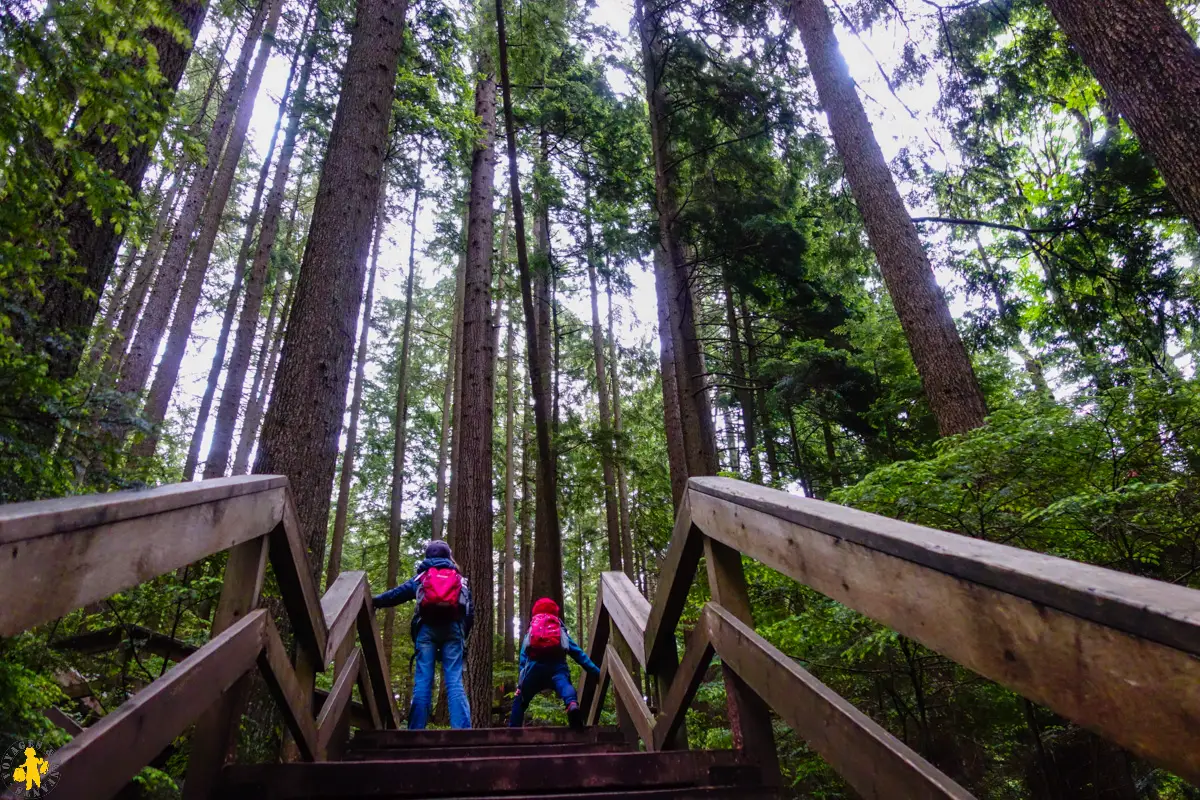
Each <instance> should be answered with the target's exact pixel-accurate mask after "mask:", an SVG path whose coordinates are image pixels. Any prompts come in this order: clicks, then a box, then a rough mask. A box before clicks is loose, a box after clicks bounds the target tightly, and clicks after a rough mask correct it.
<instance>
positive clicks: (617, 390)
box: [585, 277, 636, 616]
mask: <svg viewBox="0 0 1200 800" xmlns="http://www.w3.org/2000/svg"><path fill="white" fill-rule="evenodd" d="M605 292H606V293H607V295H608V344H609V346H610V347H611V348H612V358H611V359H610V360H609V364H610V366H611V368H612V410H613V443H614V451H613V452H614V458H613V460H614V461H615V462H616V467H617V504H618V507H619V508H620V511H621V563H622V564H623V565H624V566H625V574H626V575H627V576H629V579H630V580H633V577H634V574H635V573H636V570H635V569H634V563H633V530H632V529H631V528H630V526H629V487H628V485H627V484H626V481H625V459H624V458H623V457H622V454H621V451H620V449H619V448H621V447H623V445H624V440H623V439H622V438H621V371H620V368H619V358H618V353H619V352H620V351H619V350H618V347H617V337H616V336H615V335H614V333H613V292H612V278H611V277H610V278H608V279H607V280H606V281H605ZM585 616H586V615H585Z"/></svg>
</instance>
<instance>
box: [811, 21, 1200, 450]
mask: <svg viewBox="0 0 1200 800" xmlns="http://www.w3.org/2000/svg"><path fill="white" fill-rule="evenodd" d="M792 19H793V20H794V21H795V23H796V27H798V28H799V29H800V38H801V40H802V41H803V42H804V50H805V52H806V53H807V54H808V63H809V67H810V69H811V70H812V75H813V80H814V82H815V83H816V84H817V95H818V96H819V97H820V100H821V106H822V107H823V108H824V109H825V113H826V114H827V115H828V117H829V127H830V130H832V131H833V140H834V143H835V144H836V145H837V149H838V153H839V154H840V155H841V158H842V163H843V164H844V165H845V168H846V178H847V180H848V181H849V183H850V191H851V193H852V194H853V195H854V199H855V202H856V203H857V204H858V209H859V211H860V212H861V213H862V216H863V222H864V224H865V226H866V229H867V236H868V238H869V239H870V240H871V247H872V248H873V249H874V250H875V256H876V258H877V259H878V260H879V268H880V271H881V272H882V273H883V280H884V283H886V284H887V288H888V293H889V294H890V295H891V297H892V303H893V304H894V305H895V307H896V315H897V316H898V317H899V318H900V326H901V327H902V328H903V329H904V335H905V338H907V339H908V347H909V350H910V351H911V352H912V357H913V362H914V363H915V364H916V367H917V372H918V374H919V375H920V376H921V384H922V386H923V387H924V389H925V397H926V399H927V400H928V401H929V407H930V409H931V410H932V411H933V415H934V417H936V418H937V422H938V430H939V431H940V432H941V433H942V435H943V436H948V435H950V434H955V433H964V432H966V431H969V430H972V429H973V428H978V427H979V426H980V425H982V424H983V420H984V417H985V416H986V414H987V406H986V405H985V403H984V399H983V392H982V391H981V390H980V388H979V383H978V382H977V381H976V380H975V371H974V370H973V369H972V367H971V360H970V358H968V356H967V350H966V347H964V346H963V342H962V339H961V338H960V337H959V335H958V329H957V328H955V327H954V318H953V317H952V316H951V315H950V306H949V305H948V304H947V303H946V297H945V295H943V294H942V290H941V288H940V287H939V286H938V285H937V280H936V279H935V278H934V275H933V268H932V267H931V266H930V264H929V258H928V256H926V254H925V250H924V248H922V246H921V239H920V237H919V236H918V235H917V228H916V226H915V225H914V224H913V222H912V220H911V219H910V218H909V215H908V209H906V208H905V207H904V200H903V199H901V197H900V192H899V191H897V189H896V182H895V180H893V178H892V173H891V172H890V171H889V170H888V165H887V162H886V161H885V160H884V158H883V151H882V150H880V149H879V143H878V142H877V141H876V139H875V133H874V131H872V130H871V123H870V120H868V119H867V114H866V112H865V111H864V110H863V106H862V101H861V100H859V98H858V92H857V91H856V90H855V87H854V81H853V79H851V77H850V71H849V70H848V69H847V68H846V62H845V60H844V59H843V58H842V55H841V53H840V52H839V51H838V44H837V37H836V35H835V34H834V31H833V24H832V23H831V22H830V20H829V12H828V11H827V10H826V9H825V2H824V0H793V2H792ZM1191 46H1192V47H1193V48H1194V47H1195V46H1194V45H1191Z"/></svg>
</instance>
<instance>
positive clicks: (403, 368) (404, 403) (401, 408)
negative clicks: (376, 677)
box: [383, 139, 425, 675]
mask: <svg viewBox="0 0 1200 800" xmlns="http://www.w3.org/2000/svg"><path fill="white" fill-rule="evenodd" d="M424 154H425V141H424V140H423V139H418V140H417V173H416V174H417V183H416V186H414V187H413V207H412V219H411V220H410V222H409V228H408V277H407V279H406V280H405V282H404V323H403V329H402V331H401V334H400V374H399V376H398V377H397V379H396V380H397V386H396V439H395V447H394V450H393V453H392V497H391V513H390V514H389V520H388V561H387V585H388V586H396V585H397V583H398V582H399V578H400V539H401V537H402V536H403V534H404V470H405V464H406V461H405V458H406V454H407V450H408V371H409V358H410V356H409V353H410V351H411V347H412V317H413V286H414V283H415V282H416V276H417V217H418V215H420V213H421V161H422V156H424ZM395 630H396V609H395V608H394V607H393V608H389V609H388V610H387V613H386V614H385V615H384V619H383V649H384V652H386V653H387V657H388V665H389V666H390V668H391V672H390V674H392V675H395V674H396V651H395V648H394V646H393V642H394V637H395Z"/></svg>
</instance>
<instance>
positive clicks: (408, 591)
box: [372, 539, 475, 730]
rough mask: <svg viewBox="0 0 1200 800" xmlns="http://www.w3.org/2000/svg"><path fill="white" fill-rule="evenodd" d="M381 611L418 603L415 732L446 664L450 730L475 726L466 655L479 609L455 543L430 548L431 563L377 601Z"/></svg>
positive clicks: (410, 718) (423, 720)
mask: <svg viewBox="0 0 1200 800" xmlns="http://www.w3.org/2000/svg"><path fill="white" fill-rule="evenodd" d="M372 600H373V601H374V604H375V607H376V608H388V607H390V606H397V605H400V604H401V603H407V602H408V601H410V600H416V601H417V610H416V611H415V612H414V613H413V618H412V627H411V632H412V638H413V646H414V648H415V649H416V655H415V660H416V669H415V671H414V674H413V696H412V707H411V709H410V710H409V713H408V727H409V729H410V730H422V729H424V728H425V725H426V724H427V723H428V722H429V715H430V713H431V712H432V710H433V673H434V670H435V669H436V668H437V662H438V661H441V662H442V680H444V681H445V682H446V697H447V700H448V701H449V705H450V727H452V728H469V727H471V707H470V705H469V704H468V703H467V692H466V690H465V689H464V688H463V678H462V668H463V654H464V651H465V649H466V640H467V635H468V634H470V632H471V623H472V622H473V621H474V612H475V609H474V606H473V605H472V603H471V590H470V589H469V588H468V587H467V581H466V578H464V577H463V576H462V573H461V572H459V569H458V565H457V564H455V563H454V559H453V558H452V555H451V553H450V545H448V544H446V543H445V542H443V541H439V540H436V539H435V540H434V541H432V542H430V543H429V545H428V546H427V547H426V548H425V560H424V561H422V562H421V563H420V564H419V565H418V566H417V574H416V575H415V576H413V577H412V578H411V579H409V580H408V581H405V582H404V583H402V584H400V585H399V586H397V587H396V588H394V589H390V590H388V591H386V592H384V593H383V594H380V595H376V596H375V597H374V598H372Z"/></svg>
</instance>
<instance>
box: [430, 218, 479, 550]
mask: <svg viewBox="0 0 1200 800" xmlns="http://www.w3.org/2000/svg"><path fill="white" fill-rule="evenodd" d="M468 217H469V215H467V214H464V215H463V248H462V251H461V253H460V255H459V259H458V270H457V272H456V273H455V276H454V311H453V314H452V318H451V322H450V355H449V356H448V357H447V362H446V383H445V388H444V390H443V393H442V435H441V439H440V440H439V443H438V468H437V490H436V496H435V497H434V499H433V538H435V539H441V538H442V534H443V532H444V531H445V529H446V524H445V520H446V493H447V490H448V488H449V487H448V482H449V477H448V476H447V474H446V470H447V468H448V466H449V464H448V463H447V457H448V456H449V455H450V454H451V453H452V452H454V442H453V440H454V431H453V427H454V421H455V400H456V398H457V397H458V382H459V370H460V367H459V364H460V362H461V360H462V359H461V358H460V354H459V351H460V350H461V349H462V344H461V343H462V333H461V331H462V305H463V293H464V292H465V291H466V285H465V284H464V283H463V281H464V279H465V278H466V269H467V248H466V236H467V226H468V225H469V224H470V219H469V218H468Z"/></svg>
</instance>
